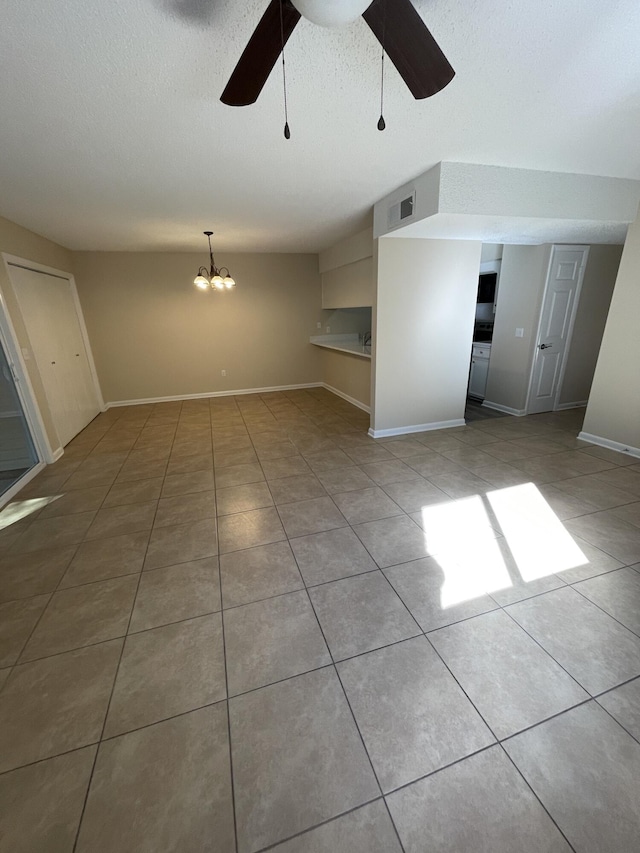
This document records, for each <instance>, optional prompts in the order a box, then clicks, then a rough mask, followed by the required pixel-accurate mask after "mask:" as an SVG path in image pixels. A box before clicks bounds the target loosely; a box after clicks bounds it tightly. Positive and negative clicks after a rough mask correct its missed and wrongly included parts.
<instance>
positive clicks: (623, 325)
mask: <svg viewBox="0 0 640 853" xmlns="http://www.w3.org/2000/svg"><path fill="white" fill-rule="evenodd" d="M583 434H585V435H590V436H596V437H598V438H599V439H600V440H604V442H613V443H618V444H621V445H623V446H624V447H629V448H635V449H636V451H637V455H640V217H639V218H638V219H636V221H635V223H634V224H633V225H632V226H631V227H630V228H629V233H628V236H627V240H626V242H625V245H624V250H623V252H622V259H621V261H620V268H619V270H618V276H617V279H616V285H615V289H614V291H613V298H612V300H611V307H610V309H609V315H608V317H607V323H606V326H605V330H604V336H603V338H602V346H601V347H600V354H599V356H598V363H597V366H596V371H595V375H594V377H593V384H592V386H591V395H590V397H589V404H588V406H587V413H586V416H585V420H584V425H583Z"/></svg>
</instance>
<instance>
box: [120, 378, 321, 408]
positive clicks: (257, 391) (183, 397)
mask: <svg viewBox="0 0 640 853" xmlns="http://www.w3.org/2000/svg"><path fill="white" fill-rule="evenodd" d="M322 387H326V388H328V387H329V386H325V383H324V382H306V383H305V384H303V385H271V386H268V387H265V388H237V389H236V390H234V391H203V392H202V393H200V394H176V395H174V396H170V397H144V398H143V399H140V400H113V401H111V402H109V403H106V404H105V409H115V408H119V407H120V406H146V405H149V404H151V403H176V402H180V401H181V400H203V399H204V398H205V397H235V396H240V395H242V394H268V393H272V392H273V391H299V390H304V389H305V388H322ZM329 390H333V389H329ZM336 393H337V392H336Z"/></svg>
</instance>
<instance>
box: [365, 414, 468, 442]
mask: <svg viewBox="0 0 640 853" xmlns="http://www.w3.org/2000/svg"><path fill="white" fill-rule="evenodd" d="M464 425H465V422H464V418H456V420H453V421H434V422H433V423H430V424H412V425H411V426H405V427H395V428H394V429H372V428H370V429H369V435H370V436H371V438H387V436H392V435H409V434H410V433H412V432H430V431H431V430H434V429H450V428H452V427H461V426H464Z"/></svg>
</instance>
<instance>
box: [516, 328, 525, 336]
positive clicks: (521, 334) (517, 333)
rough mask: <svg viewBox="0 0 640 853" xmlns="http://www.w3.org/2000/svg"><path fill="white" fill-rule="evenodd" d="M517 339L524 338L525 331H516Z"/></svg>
mask: <svg viewBox="0 0 640 853" xmlns="http://www.w3.org/2000/svg"><path fill="white" fill-rule="evenodd" d="M516 338H524V329H516Z"/></svg>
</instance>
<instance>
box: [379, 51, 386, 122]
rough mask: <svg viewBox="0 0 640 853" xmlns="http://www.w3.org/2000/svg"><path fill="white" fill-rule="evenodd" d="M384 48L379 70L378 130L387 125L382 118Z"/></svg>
mask: <svg viewBox="0 0 640 853" xmlns="http://www.w3.org/2000/svg"><path fill="white" fill-rule="evenodd" d="M383 107H384V48H382V69H381V72H380V118H379V119H378V130H384V129H385V127H386V126H387V125H386V123H385V120H384V116H383V115H382V113H383V111H384V110H383Z"/></svg>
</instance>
